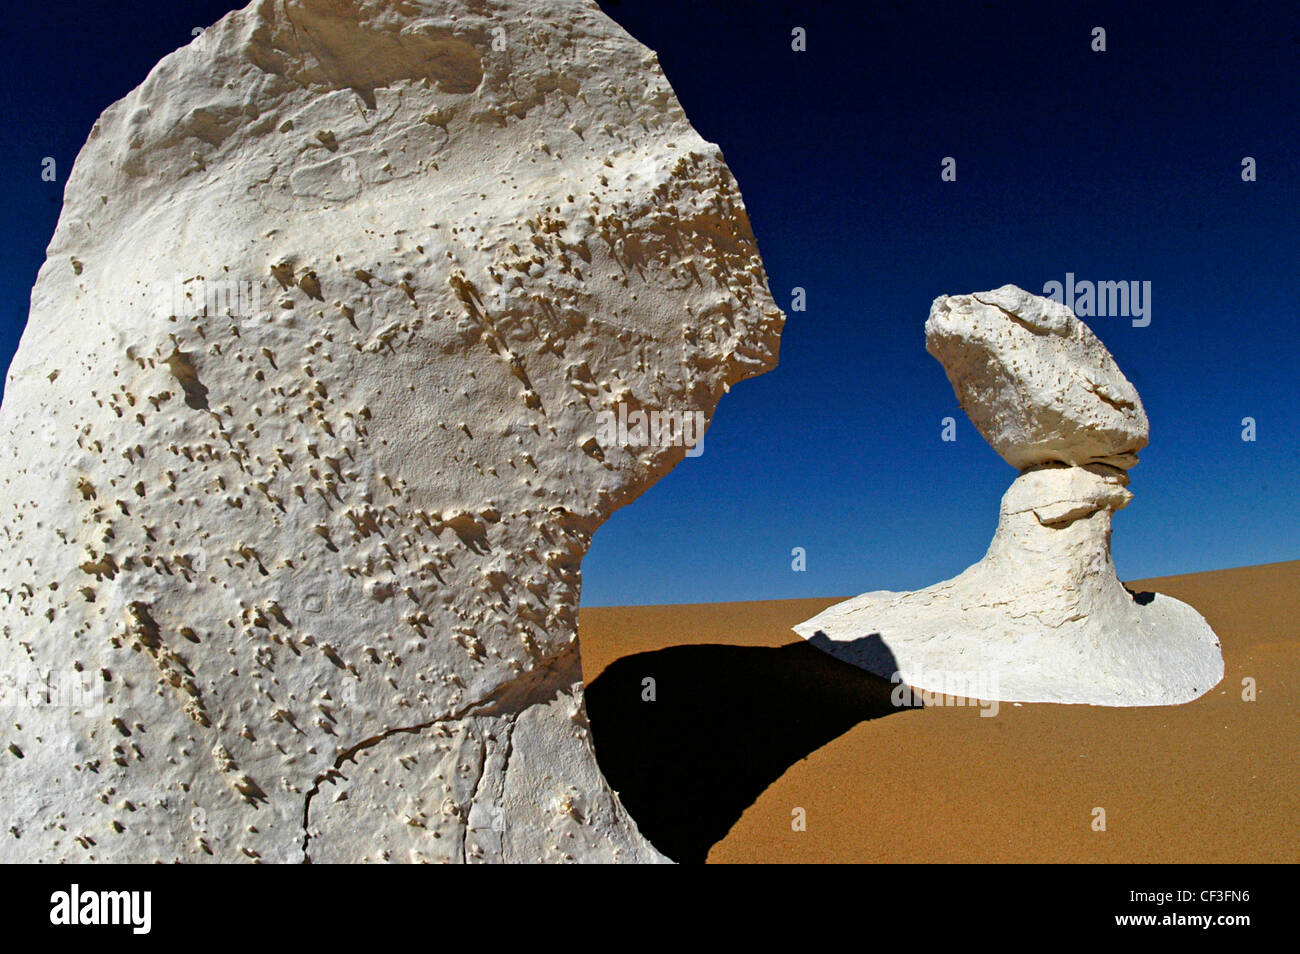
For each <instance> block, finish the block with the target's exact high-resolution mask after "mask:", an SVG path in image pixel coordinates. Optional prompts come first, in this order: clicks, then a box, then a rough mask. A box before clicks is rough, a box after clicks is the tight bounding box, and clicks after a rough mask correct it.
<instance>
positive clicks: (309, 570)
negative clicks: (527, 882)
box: [0, 0, 783, 862]
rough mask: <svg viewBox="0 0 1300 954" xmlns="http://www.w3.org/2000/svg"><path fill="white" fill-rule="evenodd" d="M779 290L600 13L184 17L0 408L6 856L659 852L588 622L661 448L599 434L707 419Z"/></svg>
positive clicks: (774, 337) (726, 188) (93, 195)
mask: <svg viewBox="0 0 1300 954" xmlns="http://www.w3.org/2000/svg"><path fill="white" fill-rule="evenodd" d="M782 320H783V318H782V315H781V313H780V311H779V310H778V309H777V308H776V307H775V305H774V304H773V301H772V298H771V296H770V293H769V291H768V288H767V284H766V277H765V274H764V272H763V267H762V262H761V260H760V258H759V254H758V250H757V248H756V246H755V242H754V238H753V235H752V233H751V231H750V228H749V225H748V221H747V218H746V215H745V211H744V208H743V205H742V202H741V197H740V194H739V192H738V190H737V187H736V183H735V181H734V180H733V178H732V176H731V174H730V173H729V171H728V170H727V167H726V165H725V164H724V162H723V160H722V157H721V155H720V153H719V151H718V149H717V147H715V146H713V145H710V144H708V143H706V142H704V141H703V140H702V139H701V138H700V136H699V135H698V134H696V133H695V132H694V130H693V129H692V128H691V126H690V124H689V123H688V122H687V120H686V117H685V115H684V114H683V113H682V110H681V107H680V106H679V104H678V103H677V100H676V98H675V96H674V95H673V92H672V89H671V88H670V87H669V85H668V83H667V81H666V80H665V79H664V76H663V75H662V73H661V72H660V70H659V68H658V65H657V62H656V59H655V56H654V54H653V53H652V52H651V51H649V50H647V49H646V48H645V47H643V46H641V45H640V44H638V43H637V42H635V41H634V40H633V39H631V38H630V37H629V36H628V35H627V34H625V33H624V32H623V31H622V30H621V29H620V28H619V27H617V26H616V25H615V24H614V23H612V22H611V21H610V20H609V19H607V18H606V17H605V16H604V15H603V14H601V13H600V11H599V10H598V8H597V7H596V6H595V5H594V4H588V3H582V2H565V0H559V2H553V0H548V2H546V3H542V2H525V0H505V2H499V3H486V4H485V3H478V2H463V3H458V2H453V0H448V2H442V0H438V2H434V0H420V2H401V3H391V2H360V3H343V2H332V0H286V2H281V0H275V2H270V0H266V2H257V3H254V4H252V5H250V6H249V7H247V8H245V9H244V10H241V11H239V12H236V13H232V14H230V15H229V16H227V17H225V18H224V19H223V20H221V21H220V22H219V23H217V24H215V25H214V26H212V27H210V28H208V29H207V30H206V31H204V33H203V34H202V35H201V36H200V37H198V38H197V39H196V40H195V41H194V42H193V43H192V44H191V45H190V46H188V47H186V48H185V49H182V50H179V51H177V52H176V53H173V54H172V55H170V56H168V57H167V58H165V59H164V60H163V61H162V62H161V63H159V64H158V66H157V67H156V68H155V69H154V70H153V71H152V73H151V74H150V75H149V77H148V78H147V79H146V80H145V82H144V83H143V84H142V85H141V86H140V87H139V88H138V89H136V90H135V91H134V92H132V93H131V94H130V95H128V96H127V97H126V98H125V99H123V100H122V101H120V102H118V103H116V104H114V105H113V106H112V107H110V108H109V109H108V110H107V111H105V113H104V114H103V116H101V117H100V119H99V121H98V122H97V123H96V124H95V126H94V129H93V130H92V132H91V135H90V139H89V141H88V142H87V144H86V146H85V148H84V149H83V150H82V152H81V154H80V156H79V157H78V159H77V163H76V166H75V168H74V170H73V173H72V176H71V178H70V180H69V182H68V185H67V189H66V196H65V204H64V209H63V214H62V216H61V218H60V221H59V224H58V228H57V230H56V232H55V235H54V238H53V241H52V242H51V244H50V247H49V257H48V260H47V261H46V263H45V264H44V266H43V267H42V269H41V271H40V275H39V278H38V281H37V283H36V287H35V289H34V291H33V293H32V308H31V316H30V319H29V322H28V326H27V330H26V332H25V334H24V337H23V340H22V344H21V347H20V349H19V352H18V355H17V357H16V359H15V361H14V364H13V367H12V369H11V372H10V376H9V379H8V385H7V392H6V395H5V400H4V404H3V408H2V409H0V488H2V490H0V493H2V494H3V496H2V498H0V500H2V501H3V505H4V515H3V521H2V522H0V637H2V638H0V661H2V666H0V668H2V669H3V671H4V672H5V673H6V674H7V675H8V679H9V685H8V686H7V687H6V689H7V692H6V695H5V699H4V700H3V701H4V704H5V709H4V715H5V717H6V718H5V724H4V737H3V742H2V743H0V746H2V747H3V751H0V805H3V814H4V826H3V827H4V829H5V830H6V832H7V834H5V835H4V836H3V840H2V841H0V844H2V845H3V850H2V851H0V857H2V858H3V859H4V860H6V861H20V860H41V861H173V860H186V861H195V860H197V861H202V860H215V861H248V860H260V861H274V862H294V861H303V860H313V861H362V860H370V861H475V860H481V861H561V860H577V861H658V860H663V859H662V856H661V855H660V854H659V853H658V852H657V851H655V849H654V848H653V847H652V846H651V845H650V844H649V843H648V842H646V841H645V840H644V839H643V838H642V837H641V836H640V834H639V833H638V831H637V829H636V826H635V824H634V823H633V821H632V820H631V819H630V818H629V817H628V815H627V814H626V812H625V811H624V810H623V808H622V806H621V805H620V803H619V801H618V798H617V796H616V794H615V793H614V792H612V791H611V790H610V789H609V787H608V785H607V784H606V782H605V781H604V779H603V778H602V776H601V774H600V772H599V769H598V768H597V766H596V762H595V759H594V757H593V754H592V749H591V745H590V742H589V740H588V733H587V727H586V721H585V713H584V709H583V705H582V691H581V682H580V669H579V656H578V648H577V633H576V611H577V606H578V599H579V586H580V575H579V564H580V561H581V559H582V556H583V554H584V553H585V552H586V550H587V547H588V545H589V543H590V540H591V535H592V533H593V531H594V530H595V529H596V527H597V526H598V525H599V524H600V523H601V522H602V521H604V520H605V519H606V518H608V516H609V515H610V514H611V513H612V512H613V511H614V510H615V509H617V508H618V507H619V506H622V505H623V504H626V503H628V502H630V501H632V500H633V499H635V498H636V496H637V495H638V494H640V493H641V492H642V491H643V490H645V489H646V487H648V486H649V485H650V484H651V483H653V482H654V481H655V480H656V479H657V478H659V477H660V476H662V475H663V474H664V473H665V472H667V471H668V470H669V469H670V468H671V467H672V466H673V465H674V464H676V463H677V462H678V461H679V460H680V459H681V458H682V456H683V454H684V453H685V452H686V448H685V447H684V446H683V444H682V442H680V441H666V440H659V441H658V442H646V441H641V440H636V441H631V440H629V441H624V442H621V443H620V442H617V441H611V440H610V438H609V436H608V435H609V433H610V429H609V428H608V427H607V426H604V427H603V426H602V425H605V424H607V423H608V421H609V420H610V416H611V415H614V416H615V417H617V416H618V415H619V414H620V413H621V414H622V415H623V416H624V417H625V418H626V417H627V416H628V414H629V411H630V413H631V415H632V416H633V417H634V418H636V417H637V416H638V414H641V413H647V414H648V413H650V412H665V413H672V414H676V415H679V416H685V415H692V416H693V415H694V414H695V412H701V413H703V414H704V415H706V416H707V415H710V414H712V412H713V409H714V407H715V405H716V403H717V401H718V400H719V398H720V397H721V395H722V394H723V393H724V392H725V391H726V390H727V389H728V388H729V387H730V386H731V385H733V384H735V383H737V382H738V381H741V380H742V379H744V378H747V377H750V376H752V375H755V374H758V373H761V372H762V371H764V370H767V369H769V368H771V367H772V366H773V365H774V364H775V361H776V351H777V343H778V335H779V332H780V328H781V323H782ZM615 432H617V429H616V430H615ZM598 435H600V436H601V437H603V438H604V440H605V443H604V444H602V443H601V440H600V439H599V438H598Z"/></svg>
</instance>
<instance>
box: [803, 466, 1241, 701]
mask: <svg viewBox="0 0 1300 954" xmlns="http://www.w3.org/2000/svg"><path fill="white" fill-rule="evenodd" d="M1125 483H1127V477H1126V476H1125V475H1124V474H1123V473H1122V472H1121V471H1118V470H1115V469H1113V468H1108V467H1103V466H1100V465H1097V466H1093V467H1089V468H1082V467H1047V468H1041V469H1035V470H1029V471H1027V472H1025V473H1024V474H1022V475H1020V477H1018V478H1017V479H1016V481H1015V482H1014V483H1013V484H1012V485H1011V488H1010V489H1009V490H1008V491H1007V493H1006V495H1005V496H1004V497H1003V500H1002V509H1001V515H1000V519H999V523H998V529H997V533H996V534H995V536H994V539H993V542H992V544H991V545H990V546H989V550H988V553H987V554H986V555H985V557H984V558H983V559H982V560H980V562H978V563H976V564H975V565H974V566H972V567H970V568H969V569H967V570H966V571H965V572H963V573H961V574H959V575H958V576H956V577H954V578H953V579H951V580H945V581H944V582H942V583H936V584H935V585H933V586H929V587H926V588H925V589H922V590H916V591H913V592H905V593H898V592H890V591H884V590H881V591H876V592H872V593H865V594H863V595H861V596H857V597H854V598H853V599H850V600H846V601H845V602H843V603H839V604H837V605H835V606H832V607H830V608H829V609H826V610H824V611H823V612H821V613H819V614H818V615H817V616H814V617H813V618H812V619H809V620H807V621H806V622H804V623H801V624H799V625H798V626H796V627H795V632H797V633H798V634H799V635H800V636H802V637H804V638H805V639H807V640H809V641H810V642H811V643H813V645H815V646H817V647H818V648H820V649H822V650H824V651H826V652H828V653H830V654H831V655H833V656H835V657H837V658H839V659H842V660H844V661H845V662H848V663H852V664H853V665H856V666H860V667H862V668H864V669H867V670H870V671H871V672H874V673H876V674H878V675H880V676H883V677H885V678H891V677H893V676H894V675H895V673H897V674H898V676H899V678H900V679H901V682H903V683H905V684H907V685H909V686H912V687H914V688H917V689H923V690H932V691H935V692H942V693H949V694H952V695H958V696H967V695H976V693H974V692H970V691H969V690H970V689H971V687H972V686H978V687H980V690H981V691H980V693H979V695H980V697H981V698H987V697H990V696H991V697H992V698H995V699H997V700H999V701H1004V702H1058V703H1088V704H1091V705H1104V706H1150V705H1177V704H1180V703H1185V702H1190V701H1192V700H1193V699H1196V698H1197V697H1199V696H1202V695H1204V694H1205V693H1206V692H1208V691H1209V690H1210V689H1212V688H1213V687H1214V686H1215V685H1216V684H1217V683H1218V682H1219V681H1220V680H1221V679H1222V678H1223V656H1222V652H1221V650H1220V646H1219V639H1218V637H1217V636H1215V634H1214V632H1213V631H1212V630H1211V629H1210V626H1209V624H1208V623H1207V622H1206V621H1205V619H1204V618H1203V617H1202V616H1201V615H1200V614H1199V613H1197V612H1196V610H1194V609H1193V608H1192V607H1190V606H1188V605H1187V604H1185V603H1181V602H1179V601H1178V600H1175V599H1172V598H1170V597H1168V596H1162V595H1160V594H1141V593H1131V592H1129V591H1128V590H1126V589H1125V588H1124V586H1123V585H1122V584H1121V583H1120V582H1119V580H1118V578H1117V577H1116V575H1115V568H1114V564H1113V563H1112V561H1111V555H1110V532H1111V514H1112V513H1113V511H1114V510H1117V509H1119V508H1121V507H1123V506H1124V505H1125V504H1126V503H1127V502H1128V499H1129V497H1130V495H1129V493H1128V491H1127V490H1126V489H1124V484H1125Z"/></svg>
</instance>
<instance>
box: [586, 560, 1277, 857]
mask: <svg viewBox="0 0 1300 954" xmlns="http://www.w3.org/2000/svg"><path fill="white" fill-rule="evenodd" d="M1128 586H1129V588H1130V589H1132V590H1134V591H1137V592H1143V591H1150V592H1156V593H1162V594H1166V595H1168V596H1172V597H1174V598H1176V599H1179V600H1183V601H1184V602H1187V603H1189V604H1191V605H1192V606H1193V607H1195V608H1196V609H1197V610H1198V611H1199V612H1200V613H1202V614H1203V615H1204V616H1205V617H1206V619H1207V620H1208V621H1209V623H1210V625H1211V626H1212V627H1213V629H1214V631H1215V632H1216V633H1217V634H1218V635H1219V637H1220V639H1221V640H1222V644H1223V655H1224V661H1225V666H1226V675H1225V676H1224V679H1223V681H1222V682H1221V683H1220V684H1219V685H1218V686H1216V687H1215V688H1214V689H1213V690H1212V691H1211V692H1209V693H1208V694H1207V695H1205V696H1203V697H1201V698H1200V699H1197V700H1196V701H1194V702H1191V703H1188V704H1186V705H1181V706H1161V707H1141V708H1103V707H1096V706H1086V705H1055V704H1030V703H1026V704H1021V705H1016V704H1011V703H1003V704H1001V705H1000V706H999V708H998V712H997V715H996V716H994V717H983V716H981V715H980V712H981V709H980V708H978V707H930V708H924V709H921V708H899V707H896V706H894V705H893V704H892V702H891V700H890V692H891V690H892V689H893V688H894V687H893V686H891V685H890V684H889V683H888V682H886V681H884V680H882V679H880V678H879V677H876V676H873V675H872V674H870V673H868V672H865V671H863V670H860V669H857V668H856V667H853V666H849V665H847V664H845V663H841V662H839V661H838V660H836V659H834V658H832V657H830V656H828V655H826V654H825V653H822V652H821V651H820V650H817V649H816V648H814V647H812V646H810V645H808V644H807V643H805V642H804V641H803V640H802V639H800V638H799V636H798V635H797V634H795V633H794V632H793V631H792V630H791V629H790V627H791V626H793V625H794V624H796V623H798V622H799V621H801V620H804V619H807V618H808V617H809V616H811V615H812V614H814V613H816V612H819V611H820V610H822V609H824V608H825V607H827V606H830V605H831V604H833V603H835V602H836V601H837V600H838V599H839V598H838V597H827V598H824V599H799V600H774V601H765V602H754V603H717V604H703V605H675V606H647V607H611V608H585V609H583V610H582V611H581V614H580V620H579V627H580V629H579V631H580V634H581V645H582V661H583V672H584V676H585V678H586V680H587V683H588V689H587V704H588V711H589V714H590V717H591V723H592V732H593V736H594V740H595V744H596V754H597V759H598V761H599V763H600V766H601V768H602V769H603V770H604V772H605V774H606V777H607V778H608V779H609V781H610V783H611V785H612V786H613V787H614V788H615V789H616V790H618V791H619V793H620V795H621V797H622V799H623V802H624V804H625V805H626V807H627V808H628V810H629V811H630V812H631V813H632V815H633V816H634V818H635V819H636V821H637V823H638V825H639V826H640V827H641V830H642V832H643V833H644V834H645V835H646V836H647V837H649V838H650V839H651V840H652V841H653V842H654V844H655V845H656V847H658V848H659V849H660V850H661V851H664V852H665V853H666V854H668V855H669V856H670V857H672V858H673V859H674V860H676V861H681V862H700V861H705V860H707V861H709V862H718V863H727V862H730V863H747V862H777V863H780V862H870V861H885V862H896V861H937V862H1152V863H1168V862H1296V861H1300V831H1298V826H1297V822H1298V821H1300V789H1298V788H1297V785H1296V765H1297V761H1298V756H1300V731H1297V717H1298V716H1300V704H1298V703H1297V691H1298V690H1300V625H1297V619H1300V560H1297V561H1291V562H1287V563H1275V564H1268V565H1264V566H1254V567H1243V568H1239V569H1231V570H1220V571H1215V572H1209V573H1196V574H1189V575H1184V576H1170V577H1160V578H1153V579H1146V580H1137V581H1133V582H1131V583H1129V584H1128ZM647 678H650V679H653V680H654V682H653V684H647V683H646V682H645V681H644V680H646V679H647ZM1247 679H1253V680H1254V685H1255V691H1256V698H1255V700H1254V701H1246V700H1245V699H1244V698H1243V694H1244V692H1245V689H1244V686H1243V681H1244V680H1247ZM648 685H652V687H653V690H654V695H655V699H654V701H653V702H647V701H643V695H645V694H646V691H647V686H648ZM1098 808H1101V809H1104V811H1105V830H1104V831H1098V830H1094V827H1095V825H1096V824H1097V821H1098V818H1099V816H1098V814H1097V813H1096V811H1095V810H1096V809H1098ZM797 809H802V810H803V817H804V818H805V819H806V828H805V830H803V831H797V830H794V826H793V822H794V820H795V818H796V810H797Z"/></svg>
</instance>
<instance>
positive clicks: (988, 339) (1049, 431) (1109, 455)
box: [925, 285, 1148, 470]
mask: <svg viewBox="0 0 1300 954" xmlns="http://www.w3.org/2000/svg"><path fill="white" fill-rule="evenodd" d="M925 346H926V350H928V351H929V352H930V354H932V355H933V356H934V357H935V358H936V359H937V360H938V361H939V363H940V364H942V365H943V368H944V370H945V371H946V372H947V373H948V380H949V381H951V382H952V388H953V390H954V391H955V392H956V393H957V400H958V401H959V402H960V403H961V407H962V410H964V411H965V412H966V413H967V414H968V415H969V416H970V419H971V421H972V422H973V423H974V424H975V427H976V429H977V430H978V431H979V432H980V434H981V435H982V436H983V437H984V439H985V440H986V441H988V442H989V443H990V444H991V445H992V446H993V449H994V450H995V451H997V452H998V453H999V454H1000V455H1001V456H1002V458H1003V459H1004V460H1005V461H1006V462H1007V463H1008V464H1010V465H1011V466H1012V467H1015V468H1017V469H1020V470H1023V469H1024V468H1026V467H1030V466H1033V465H1034V464H1043V463H1050V462H1054V461H1059V462H1063V463H1067V464H1075V465H1077V466H1082V465H1084V464H1092V463H1104V464H1110V465H1111V466H1114V467H1121V468H1125V469H1127V468H1129V467H1132V466H1133V465H1134V464H1136V463H1137V452H1138V451H1140V450H1141V449H1142V448H1143V447H1145V446H1146V445H1147V438H1148V427H1147V416H1146V412H1145V411H1144V410H1143V408H1142V401H1141V399H1140V398H1139V397H1138V393H1137V389H1136V388H1134V387H1133V385H1132V384H1130V383H1129V381H1128V379H1127V378H1125V377H1124V375H1123V373H1122V372H1121V371H1120V370H1119V366H1118V365H1116V364H1115V359H1114V358H1112V357H1111V356H1110V352H1109V351H1107V350H1106V347H1105V345H1103V344H1102V343H1101V342H1100V341H1099V340H1097V336H1096V335H1094V334H1093V333H1092V331H1091V329H1089V328H1088V326H1087V325H1085V324H1084V323H1083V322H1082V321H1080V320H1079V319H1078V318H1076V317H1075V316H1074V313H1073V312H1071V311H1070V309H1069V308H1067V307H1066V306H1065V305H1063V304H1060V303H1059V302H1055V301H1052V300H1051V299H1049V298H1041V297H1039V296H1037V295H1032V294H1030V293H1029V292H1027V291H1024V290H1023V289H1020V288H1017V287H1016V286H1014V285H1003V286H1002V287H1001V288H996V289H994V290H993V291H987V292H976V293H975V294H973V295H946V296H943V297H940V298H938V299H936V300H935V302H934V305H933V306H932V307H931V309H930V318H929V320H928V321H926V323H925Z"/></svg>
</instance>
